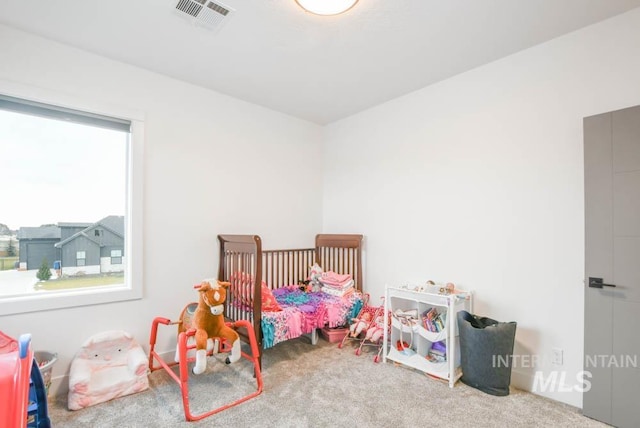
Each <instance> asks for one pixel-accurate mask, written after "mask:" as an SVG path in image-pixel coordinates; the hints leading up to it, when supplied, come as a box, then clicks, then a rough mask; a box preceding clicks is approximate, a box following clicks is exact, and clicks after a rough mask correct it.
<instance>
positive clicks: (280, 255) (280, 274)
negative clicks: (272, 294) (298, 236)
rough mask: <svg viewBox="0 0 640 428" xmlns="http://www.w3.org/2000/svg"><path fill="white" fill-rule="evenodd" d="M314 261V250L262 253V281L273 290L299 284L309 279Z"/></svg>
mask: <svg viewBox="0 0 640 428" xmlns="http://www.w3.org/2000/svg"><path fill="white" fill-rule="evenodd" d="M314 260H315V250H314V249H313V248H302V249H294V250H265V251H263V252H262V279H263V280H264V281H265V282H266V283H267V286H268V287H269V288H270V289H272V290H275V289H276V288H279V287H283V286H285V285H292V284H299V283H300V282H301V281H304V280H306V279H307V278H308V277H309V268H310V267H311V265H313V262H314Z"/></svg>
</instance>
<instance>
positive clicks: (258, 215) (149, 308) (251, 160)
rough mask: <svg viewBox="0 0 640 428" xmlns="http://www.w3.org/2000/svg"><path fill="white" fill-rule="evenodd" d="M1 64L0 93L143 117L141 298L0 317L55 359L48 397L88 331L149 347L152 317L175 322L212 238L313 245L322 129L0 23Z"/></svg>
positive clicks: (207, 269)
mask: <svg viewBox="0 0 640 428" xmlns="http://www.w3.org/2000/svg"><path fill="white" fill-rule="evenodd" d="M0 58H2V59H1V60H0V93H1V92H2V90H3V85H2V82H4V84H5V85H8V82H10V83H11V84H20V85H27V86H28V87H29V88H31V89H32V90H33V91H34V92H35V93H37V92H38V90H39V88H41V90H46V91H47V92H51V91H55V92H58V93H64V94H71V95H72V96H74V97H76V98H78V99H83V100H87V101H91V102H98V103H102V104H109V105H114V106H121V107H123V108H124V109H126V110H136V111H141V112H143V113H144V115H145V116H146V120H145V136H146V141H145V155H144V168H145V170H144V171H145V172H144V175H145V179H144V298H143V299H142V300H136V301H129V302H124V303H114V304H106V305H96V306H91V307H80V308H73V309H65V310H55V311H48V312H41V313H29V314H23V315H11V316H2V315H0V330H2V331H3V332H4V333H6V334H9V335H11V336H14V337H17V336H18V335H20V334H22V333H31V334H32V337H33V343H34V348H36V349H39V350H49V351H55V352H58V354H59V361H58V362H57V363H56V365H55V366H54V368H53V377H54V384H53V386H52V392H54V393H55V392H56V391H60V392H61V391H62V390H59V389H58V388H59V385H58V384H59V383H60V380H61V376H63V375H65V374H66V372H67V371H68V367H69V364H70V360H71V358H72V357H73V355H74V353H75V351H76V350H77V349H78V348H79V347H80V345H81V344H82V342H83V341H84V340H85V339H86V338H88V337H89V336H91V335H93V334H95V333H98V332H101V331H104V330H110V329H123V330H126V331H128V332H130V333H132V334H133V335H134V337H136V339H137V340H138V341H139V342H140V343H141V344H142V345H143V346H145V349H146V348H147V343H148V338H149V329H150V327H151V322H152V320H153V318H154V317H156V316H165V317H169V318H174V319H175V318H177V317H178V315H179V313H180V311H181V310H182V308H183V307H184V305H185V304H187V303H188V302H190V301H193V300H194V299H195V298H196V296H195V294H194V291H193V288H192V286H193V284H195V283H196V282H198V281H199V280H200V279H202V278H207V277H213V276H216V275H217V268H218V262H217V260H218V259H217V257H218V256H217V253H218V251H217V244H218V243H217V240H216V235H217V234H219V233H255V234H259V235H261V236H262V239H263V245H264V246H265V247H266V248H286V247H293V248H300V247H303V246H313V243H314V237H315V234H316V233H319V232H320V231H321V226H322V223H321V214H322V213H321V210H320V208H316V207H318V204H319V200H320V194H321V191H322V180H321V175H320V174H321V171H320V170H319V169H313V168H307V167H306V165H308V164H309V162H310V160H312V159H315V160H317V161H318V162H320V156H321V138H322V133H321V131H322V130H321V128H320V127H319V126H317V125H314V124H311V123H308V122H305V121H302V120H298V119H294V118H291V117H288V116H286V115H283V114H280V113H276V112H273V111H271V110H268V109H264V108H262V107H258V106H255V105H251V104H248V103H245V102H242V101H238V100H236V99H233V98H230V97H227V96H224V95H221V94H218V93H215V92H212V91H208V90H205V89H202V88H198V87H195V86H192V85H188V84H186V83H182V82H180V81H177V80H173V79H170V78H167V77H164V76H161V75H158V74H154V73H151V72H148V71H145V70H142V69H139V68H135V67H131V66H128V65H125V64H122V63H118V62H114V61H111V60H108V59H106V58H103V57H100V56H97V55H93V54H89V53H86V52H83V51H80V50H77V49H74V48H70V47H67V46H63V45H60V44H57V43H53V42H50V41H47V40H45V39H42V38H39V37H35V36H32V35H29V34H26V33H23V32H21V31H17V30H14V29H10V28H8V27H5V26H0ZM239 168H242V170H243V171H242V173H241V174H238V173H236V172H237V171H238V169H239ZM292 177H294V178H295V179H292ZM9 184H10V183H9ZM9 184H7V185H9ZM65 220H66V219H65ZM173 332H174V330H173V328H172V332H171V333H173ZM174 336H175V335H174ZM162 350H163V349H160V351H162ZM63 380H64V381H66V379H63ZM56 381H57V382H56ZM63 386H64V385H63ZM63 389H64V388H63Z"/></svg>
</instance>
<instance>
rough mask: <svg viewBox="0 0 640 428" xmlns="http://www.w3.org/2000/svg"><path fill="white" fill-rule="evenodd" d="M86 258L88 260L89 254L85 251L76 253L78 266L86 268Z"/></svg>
mask: <svg viewBox="0 0 640 428" xmlns="http://www.w3.org/2000/svg"><path fill="white" fill-rule="evenodd" d="M86 258H87V253H86V252H85V251H78V252H77V253H76V266H85V259H86Z"/></svg>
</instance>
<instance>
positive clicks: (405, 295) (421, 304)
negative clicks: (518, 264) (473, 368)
mask: <svg viewBox="0 0 640 428" xmlns="http://www.w3.org/2000/svg"><path fill="white" fill-rule="evenodd" d="M384 302H385V311H384V314H385V317H389V316H391V315H390V314H392V313H394V312H395V311H397V310H398V309H400V310H402V311H410V310H417V316H418V321H417V323H416V324H414V325H407V324H403V323H402V322H400V321H399V320H398V319H396V317H393V316H391V320H390V321H389V319H385V322H387V323H389V322H390V324H391V328H390V329H389V332H387V331H385V336H384V341H383V343H384V344H385V346H384V352H383V361H384V362H386V361H387V360H391V361H394V362H396V363H400V364H403V365H405V366H408V367H411V368H414V369H417V370H420V371H423V372H425V373H427V374H429V375H431V376H434V377H437V378H440V379H444V380H446V381H448V382H449V387H451V388H453V385H454V384H455V383H456V381H457V380H458V379H460V377H461V376H462V370H461V369H460V353H459V352H458V349H459V347H460V341H459V335H458V326H457V325H456V318H457V313H458V311H461V310H466V311H469V312H471V311H472V304H473V295H472V293H471V292H464V293H460V292H458V293H456V294H441V293H439V288H438V287H410V286H398V287H394V286H386V287H385V299H384ZM430 308H436V310H437V311H438V312H439V313H446V321H445V326H444V329H443V330H442V331H440V332H437V333H436V332H432V331H429V330H427V329H426V328H424V327H423V324H422V314H424V313H425V312H426V311H428V310H429V309H430ZM398 340H400V341H404V342H407V343H408V344H410V345H411V349H412V350H413V351H415V353H411V354H406V353H404V352H403V351H399V350H398V349H397V347H396V343H397V341H398ZM438 341H445V343H446V346H447V358H446V361H443V362H431V361H429V360H427V358H426V356H427V353H428V352H429V350H430V349H431V344H432V343H434V342H438Z"/></svg>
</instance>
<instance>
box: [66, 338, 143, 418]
mask: <svg viewBox="0 0 640 428" xmlns="http://www.w3.org/2000/svg"><path fill="white" fill-rule="evenodd" d="M147 374H148V372H147V356H146V354H145V353H144V351H143V350H142V347H141V346H140V345H139V344H138V343H137V342H136V341H135V339H134V338H133V337H132V336H131V335H130V334H129V333H126V332H124V331H119V330H110V331H105V332H102V333H98V334H95V335H93V336H91V337H90V338H89V339H87V340H86V341H85V342H84V344H83V345H82V347H81V348H80V350H79V351H78V352H77V353H76V355H75V357H74V358H73V361H72V362H71V369H70V371H69V396H68V407H69V410H79V409H82V408H84V407H87V406H92V405H94V404H98V403H103V402H105V401H109V400H112V399H114V398H118V397H122V396H124V395H129V394H133V393H136V392H140V391H144V390H145V389H148V388H149V379H148V377H147Z"/></svg>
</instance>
